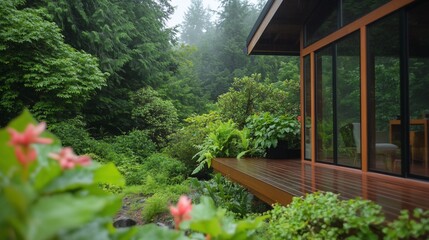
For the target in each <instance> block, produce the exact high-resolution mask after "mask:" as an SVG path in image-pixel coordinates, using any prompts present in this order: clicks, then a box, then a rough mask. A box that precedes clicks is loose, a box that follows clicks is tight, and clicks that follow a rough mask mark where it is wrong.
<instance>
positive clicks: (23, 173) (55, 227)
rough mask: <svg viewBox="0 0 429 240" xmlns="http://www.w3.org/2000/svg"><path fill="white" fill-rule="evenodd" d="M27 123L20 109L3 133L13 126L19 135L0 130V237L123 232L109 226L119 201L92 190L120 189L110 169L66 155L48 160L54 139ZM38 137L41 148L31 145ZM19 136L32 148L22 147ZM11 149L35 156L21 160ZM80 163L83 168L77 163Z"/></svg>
mask: <svg viewBox="0 0 429 240" xmlns="http://www.w3.org/2000/svg"><path fill="white" fill-rule="evenodd" d="M29 124H35V121H34V119H32V117H31V115H30V114H29V113H28V112H27V111H25V112H24V113H23V114H22V115H21V116H19V117H18V118H17V119H15V120H13V121H12V122H11V123H10V124H9V125H8V132H9V133H10V132H11V131H12V130H11V129H12V128H13V129H15V131H18V132H19V134H22V135H21V136H19V137H17V136H15V137H12V136H11V134H8V133H7V131H6V129H0V152H1V154H2V161H1V163H0V203H1V206H2V211H1V217H0V238H1V239H73V238H77V236H80V237H79V239H94V238H96V239H100V238H106V239H107V238H110V239H115V238H117V237H119V236H120V234H123V233H124V232H123V233H120V234H118V232H117V231H115V230H114V229H111V227H109V223H111V220H110V219H111V217H112V216H113V215H114V214H115V213H116V211H117V210H118V209H119V208H120V205H121V201H120V199H119V198H118V197H116V196H114V195H112V194H108V193H106V192H104V191H101V190H100V189H99V187H98V185H99V184H112V185H116V186H119V187H120V186H123V185H124V179H123V178H122V176H121V175H120V174H119V172H118V171H117V169H116V168H115V166H114V165H113V164H106V165H100V164H96V163H90V162H89V161H90V160H89V159H88V158H87V157H83V156H74V154H73V153H72V152H70V154H67V155H65V156H62V155H61V154H58V155H57V156H53V154H52V153H57V152H58V151H59V150H60V149H61V146H60V144H59V141H58V139H57V138H56V137H55V136H53V135H52V134H50V133H48V132H43V133H40V132H37V130H36V131H35V130H34V128H33V131H30V130H31V128H29V126H30V125H29ZM25 126H27V128H26V130H25V131H24V133H21V132H22V130H23V129H24V128H25ZM27 130H28V131H27ZM16 134H18V133H16ZM29 134H31V135H33V136H30V137H29ZM40 134H42V135H41V137H42V138H43V139H42V140H44V139H45V140H46V139H50V140H49V141H44V144H41V143H42V141H41V140H38V141H36V139H40V138H39V136H38V135H40ZM34 135H36V136H37V138H36V136H34ZM22 136H24V137H25V138H26V139H30V140H32V141H33V142H32V144H28V143H27V144H25V143H23V141H22V140H23V137H22ZM13 138H15V140H12V139H13ZM17 138H20V139H21V140H19V141H17V140H16V139H17ZM50 141H52V143H49V142H50ZM12 142H14V143H13V144H12ZM17 147H22V148H26V149H27V151H34V153H35V155H34V156H30V158H27V159H26V161H23V160H24V159H22V156H20V155H19V154H15V153H16V149H15V150H14V148H17ZM63 150H64V149H62V150H61V152H63ZM27 151H26V152H27ZM84 159H85V161H86V163H85V164H83V163H82V162H81V161H82V160H84ZM57 160H58V161H57ZM87 160H88V161H87ZM65 163H67V165H66V164H65ZM70 164H71V165H70ZM87 164H89V165H87ZM81 165H85V166H81ZM91 229H96V231H91ZM89 232H90V233H91V236H89V234H88V233H89ZM129 233H130V234H131V235H132V232H129ZM131 235H130V236H131Z"/></svg>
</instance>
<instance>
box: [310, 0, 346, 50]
mask: <svg viewBox="0 0 429 240" xmlns="http://www.w3.org/2000/svg"><path fill="white" fill-rule="evenodd" d="M335 2H336V1H335ZM315 10H316V11H317V12H315V13H314V14H312V17H311V18H310V20H309V21H308V22H307V24H306V26H305V33H306V34H305V43H306V45H308V44H311V43H313V42H315V41H317V40H319V39H321V38H323V37H325V36H327V35H328V34H330V33H332V32H333V31H335V30H336V29H338V6H337V4H336V3H333V2H330V3H322V2H320V4H319V5H318V6H317V8H316V9H315Z"/></svg>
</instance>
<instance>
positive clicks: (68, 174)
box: [43, 167, 94, 193]
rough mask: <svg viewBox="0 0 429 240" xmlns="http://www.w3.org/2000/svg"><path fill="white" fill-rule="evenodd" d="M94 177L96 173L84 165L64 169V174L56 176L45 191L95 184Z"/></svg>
mask: <svg viewBox="0 0 429 240" xmlns="http://www.w3.org/2000/svg"><path fill="white" fill-rule="evenodd" d="M93 179H94V173H93V172H92V171H91V170H89V169H86V168H84V167H79V168H74V169H70V170H64V172H63V173H62V175H61V176H59V177H57V178H55V179H54V181H52V182H51V183H50V184H49V185H48V186H47V187H46V188H45V189H44V190H43V191H44V192H45V193H54V192H62V191H68V190H73V189H78V188H81V187H84V186H89V185H91V184H93V183H94V181H93Z"/></svg>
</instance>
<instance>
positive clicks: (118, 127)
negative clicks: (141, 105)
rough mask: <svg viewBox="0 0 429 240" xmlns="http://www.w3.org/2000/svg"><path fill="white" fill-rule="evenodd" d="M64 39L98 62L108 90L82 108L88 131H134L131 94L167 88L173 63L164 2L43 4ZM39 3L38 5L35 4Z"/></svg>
mask: <svg viewBox="0 0 429 240" xmlns="http://www.w3.org/2000/svg"><path fill="white" fill-rule="evenodd" d="M43 1H44V3H43V4H41V5H44V6H46V7H47V8H48V10H49V12H50V13H51V14H52V15H53V16H54V19H55V21H56V22H57V24H58V25H59V26H61V28H62V29H63V32H64V35H65V40H66V41H67V42H68V43H70V44H71V45H72V46H74V47H76V48H79V49H82V50H85V51H87V52H89V53H91V54H93V55H95V56H97V57H98V58H99V59H100V63H101V67H102V69H103V70H104V71H107V72H109V73H110V77H109V78H108V81H107V86H106V87H105V88H103V89H102V90H101V91H99V92H98V93H97V95H95V96H94V97H93V98H92V99H91V101H90V102H89V103H88V104H87V105H86V108H85V114H86V119H87V121H88V123H89V126H90V127H91V128H92V129H99V128H101V127H102V128H104V129H105V130H107V132H110V133H115V132H119V131H128V130H129V129H132V128H133V125H134V124H133V121H132V119H131V111H132V108H133V106H132V103H131V101H130V98H129V95H130V93H132V92H134V91H136V90H138V89H140V88H142V87H146V86H152V87H154V88H158V87H160V86H162V85H164V84H168V81H169V79H170V76H171V74H172V73H173V72H174V71H176V69H177V64H176V63H175V60H174V59H173V57H172V53H171V51H172V43H173V42H174V39H173V33H174V30H172V29H168V28H166V27H165V23H166V20H167V19H168V16H169V15H170V14H171V13H172V10H173V8H172V7H171V5H170V4H169V1H168V0H159V1H155V0H145V1H138V0H128V1H117V0H58V1H48V0H43ZM39 4H40V3H39Z"/></svg>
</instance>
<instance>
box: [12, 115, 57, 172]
mask: <svg viewBox="0 0 429 240" xmlns="http://www.w3.org/2000/svg"><path fill="white" fill-rule="evenodd" d="M45 128H46V123H44V122H41V123H39V125H37V126H34V124H31V123H30V124H28V125H27V128H25V130H24V132H23V133H19V132H18V131H16V130H15V129H13V128H8V129H7V131H8V132H9V134H10V141H9V145H11V146H13V147H14V148H15V155H16V158H17V159H18V161H19V162H20V163H21V165H23V166H24V167H27V165H28V164H30V163H31V162H32V161H34V160H36V158H37V153H36V150H35V149H34V148H32V147H31V144H34V143H40V144H50V143H52V139H50V138H41V137H39V135H40V134H42V132H43V131H44V130H45Z"/></svg>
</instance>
